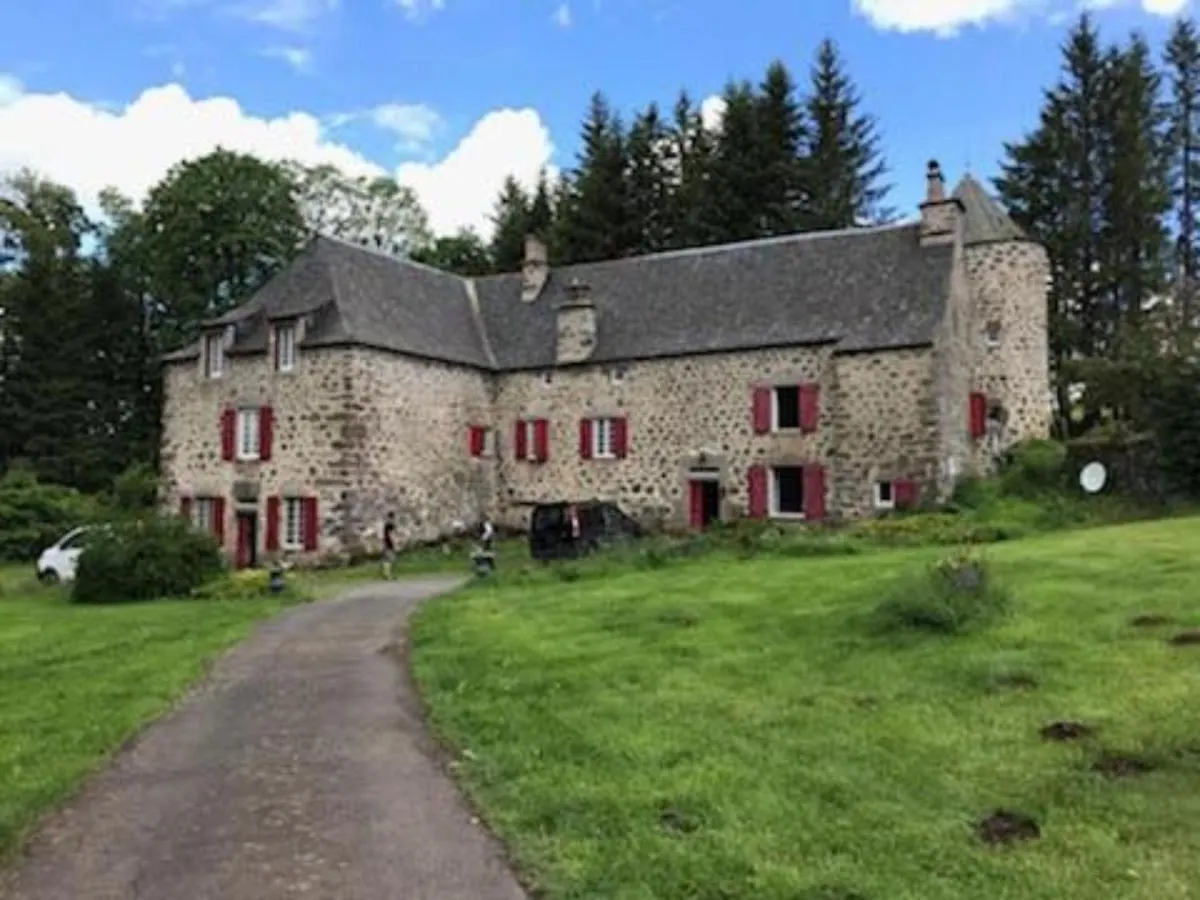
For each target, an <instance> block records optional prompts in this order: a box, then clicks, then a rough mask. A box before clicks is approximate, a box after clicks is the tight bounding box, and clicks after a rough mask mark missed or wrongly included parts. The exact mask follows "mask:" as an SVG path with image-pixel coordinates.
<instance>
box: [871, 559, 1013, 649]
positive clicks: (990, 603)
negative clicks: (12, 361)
mask: <svg viewBox="0 0 1200 900" xmlns="http://www.w3.org/2000/svg"><path fill="white" fill-rule="evenodd" d="M1008 607H1009V597H1008V593H1007V592H1006V591H1005V590H1004V588H1003V587H1002V586H1001V585H1000V584H998V583H997V581H996V579H995V577H994V576H993V574H992V571H991V567H990V565H989V564H988V562H987V560H986V559H985V558H984V557H983V556H982V555H980V554H978V553H974V552H972V551H969V550H960V551H958V552H956V553H954V554H952V555H950V556H948V557H945V558H944V559H941V560H939V561H938V562H937V563H935V564H934V565H932V566H930V567H929V568H928V569H926V570H925V571H923V572H921V573H920V574H919V575H917V576H915V577H914V576H908V577H904V578H901V579H900V580H898V581H897V582H896V583H895V584H894V585H893V587H892V589H891V590H890V591H889V592H888V595H887V596H885V597H884V598H883V600H882V601H881V602H880V603H879V605H878V606H877V607H876V609H875V618H876V624H877V625H878V627H879V629H880V630H881V631H884V632H895V631H914V630H915V631H932V632H936V633H939V634H959V633H961V632H964V631H967V630H968V629H970V628H972V627H975V626H980V625H984V624H986V623H988V622H990V621H992V620H993V619H995V618H997V617H998V616H1000V615H1002V614H1003V613H1004V612H1006V611H1007V609H1008Z"/></svg>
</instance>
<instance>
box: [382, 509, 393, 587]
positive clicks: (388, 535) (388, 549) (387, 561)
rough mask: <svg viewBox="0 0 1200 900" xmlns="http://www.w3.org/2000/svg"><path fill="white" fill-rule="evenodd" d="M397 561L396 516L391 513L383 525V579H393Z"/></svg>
mask: <svg viewBox="0 0 1200 900" xmlns="http://www.w3.org/2000/svg"><path fill="white" fill-rule="evenodd" d="M395 561H396V514H395V513H394V512H390V513H388V514H387V519H386V520H385V521H384V523H383V577H384V578H387V579H389V580H390V579H391V577H392V563H394V562H395Z"/></svg>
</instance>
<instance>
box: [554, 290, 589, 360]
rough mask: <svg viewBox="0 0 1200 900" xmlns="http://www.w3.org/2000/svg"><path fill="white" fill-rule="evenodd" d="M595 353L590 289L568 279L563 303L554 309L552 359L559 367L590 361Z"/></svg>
mask: <svg viewBox="0 0 1200 900" xmlns="http://www.w3.org/2000/svg"><path fill="white" fill-rule="evenodd" d="M595 349H596V304H595V303H594V302H593V301H592V292H591V287H590V285H587V284H584V283H583V282H582V281H580V280H579V279H578V278H572V279H571V283H570V284H569V285H567V300H566V301H565V302H564V303H562V305H560V306H559V307H558V346H557V348H556V352H555V358H556V360H557V361H558V363H559V364H560V365H562V364H566V363H581V362H586V361H587V360H589V359H591V356H592V353H593V352H595Z"/></svg>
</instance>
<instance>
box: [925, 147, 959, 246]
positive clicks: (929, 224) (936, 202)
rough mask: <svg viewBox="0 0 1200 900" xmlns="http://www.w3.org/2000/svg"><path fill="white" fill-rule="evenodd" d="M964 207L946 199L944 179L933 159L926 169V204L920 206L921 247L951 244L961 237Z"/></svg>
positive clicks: (950, 199)
mask: <svg viewBox="0 0 1200 900" xmlns="http://www.w3.org/2000/svg"><path fill="white" fill-rule="evenodd" d="M962 220H963V205H962V201H961V200H959V199H958V198H957V197H947V196H946V179H945V178H944V177H943V175H942V167H941V165H940V164H939V163H938V161H937V160H936V159H931V160H930V161H929V165H928V166H927V167H926V169H925V202H924V203H922V204H921V246H922V247H932V246H937V245H939V244H950V243H954V242H956V241H959V240H961V237H962Z"/></svg>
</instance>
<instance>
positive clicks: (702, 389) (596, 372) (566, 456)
mask: <svg viewBox="0 0 1200 900" xmlns="http://www.w3.org/2000/svg"><path fill="white" fill-rule="evenodd" d="M931 376H932V368H931V355H930V352H929V351H928V350H913V351H908V350H905V351H892V352H887V353H870V354H858V355H854V356H836V357H835V356H834V355H833V354H832V352H831V350H830V349H829V348H795V349H790V350H762V351H752V352H745V353H727V354H711V355H706V356H696V357H686V358H680V359H670V360H651V361H645V362H639V363H634V364H630V365H628V366H619V367H606V366H584V367H572V368H567V369H560V370H557V371H554V372H553V373H549V374H548V375H547V374H545V373H518V374H513V375H507V376H504V377H503V378H502V379H501V380H500V384H499V390H498V393H497V404H496V410H497V415H496V421H497V423H498V427H499V436H500V447H501V461H500V465H499V485H498V487H499V492H500V505H501V509H502V512H503V521H504V523H505V524H508V525H512V526H514V527H523V526H524V525H525V524H526V523H527V516H528V510H529V506H530V505H531V504H532V503H535V502H542V501H551V500H587V499H593V498H595V499H607V500H614V501H618V502H619V503H620V504H621V506H622V507H623V508H624V509H625V510H626V511H628V512H630V513H631V514H633V515H635V516H637V517H638V518H639V519H641V520H643V521H646V522H650V523H663V524H676V525H678V524H683V523H685V522H686V521H687V495H686V473H687V471H688V470H689V469H690V468H692V467H693V466H696V465H703V466H705V467H712V468H716V469H718V470H719V472H720V478H721V484H722V487H723V496H722V516H723V517H725V518H734V517H737V516H741V515H744V514H745V513H746V509H747V502H748V497H747V481H748V469H749V467H750V466H751V465H752V464H754V463H765V464H768V465H771V464H776V465H778V464H788V463H795V464H803V463H811V462H820V463H822V464H824V465H825V466H826V467H827V487H828V500H827V504H828V509H829V512H830V514H831V515H833V516H838V515H856V514H862V513H865V512H867V511H869V510H870V508H871V506H872V504H873V491H874V480H875V479H876V478H888V479H891V478H895V477H901V476H903V475H906V474H907V475H908V476H910V477H924V474H925V473H926V472H927V471H931V470H930V469H929V465H930V460H931V459H933V458H934V457H935V446H934V441H933V439H932V437H931V432H930V427H931V424H930V423H931V422H932V417H931V403H932V391H931V388H932V381H931ZM802 382H818V383H819V384H820V386H821V398H820V404H821V415H820V422H819V426H818V429H817V431H816V433H814V434H801V433H798V432H791V433H779V434H767V435H757V434H755V433H754V429H753V418H752V403H751V394H752V390H753V387H754V386H755V385H756V384H764V383H776V384H798V383H802ZM842 398H845V400H844V401H843V399H842ZM604 416H623V417H626V418H627V419H628V423H629V453H628V456H627V458H625V459H594V460H585V459H583V458H581V454H580V446H579V441H580V438H579V422H580V419H581V418H583V417H604ZM523 418H525V419H530V418H543V419H546V420H548V422H549V435H550V446H549V459H548V460H547V461H546V462H545V463H542V464H536V463H529V462H524V461H515V460H514V459H513V458H512V448H513V442H514V438H513V434H514V429H515V423H516V422H517V421H518V420H519V419H523Z"/></svg>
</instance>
